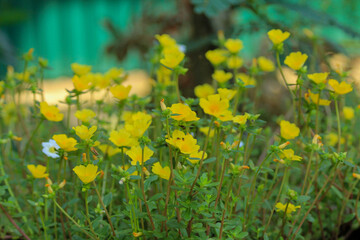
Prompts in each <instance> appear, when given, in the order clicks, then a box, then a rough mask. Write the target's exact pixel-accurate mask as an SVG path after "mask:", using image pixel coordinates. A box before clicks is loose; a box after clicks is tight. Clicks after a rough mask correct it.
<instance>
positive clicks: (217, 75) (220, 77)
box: [212, 70, 233, 83]
mask: <svg viewBox="0 0 360 240" xmlns="http://www.w3.org/2000/svg"><path fill="white" fill-rule="evenodd" d="M232 76H233V75H232V73H230V72H225V71H223V70H215V72H214V73H213V75H212V77H213V79H215V80H216V81H217V82H219V83H224V82H227V81H229V80H230V79H231V78H232Z"/></svg>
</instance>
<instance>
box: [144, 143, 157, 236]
mask: <svg viewBox="0 0 360 240" xmlns="http://www.w3.org/2000/svg"><path fill="white" fill-rule="evenodd" d="M143 168H144V148H142V153H141V192H142V195H143V198H144V205H145V208H146V212H147V215H148V217H149V220H150V224H151V228H152V230H153V231H154V230H155V224H154V221H153V219H152V217H151V213H150V209H149V205H148V204H147V201H146V194H145V189H144V178H145V177H144V171H143Z"/></svg>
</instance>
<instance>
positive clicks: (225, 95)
mask: <svg viewBox="0 0 360 240" xmlns="http://www.w3.org/2000/svg"><path fill="white" fill-rule="evenodd" d="M236 92H237V91H236V90H231V89H227V88H218V93H219V94H220V98H221V99H227V100H229V101H230V100H231V99H233V98H234V96H235V94H236Z"/></svg>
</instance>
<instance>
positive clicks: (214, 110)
mask: <svg viewBox="0 0 360 240" xmlns="http://www.w3.org/2000/svg"><path fill="white" fill-rule="evenodd" d="M200 107H201V108H202V109H203V110H204V112H205V113H206V114H209V115H212V116H214V117H217V118H219V117H221V116H226V115H229V112H230V111H229V110H228V108H229V100H227V99H221V98H220V95H219V94H214V95H210V96H208V97H207V98H200ZM230 114H231V112H230Z"/></svg>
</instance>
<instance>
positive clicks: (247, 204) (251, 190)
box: [243, 152, 273, 231]
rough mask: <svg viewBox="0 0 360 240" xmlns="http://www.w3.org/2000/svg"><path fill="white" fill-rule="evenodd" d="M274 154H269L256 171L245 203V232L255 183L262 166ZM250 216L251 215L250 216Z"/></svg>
mask: <svg viewBox="0 0 360 240" xmlns="http://www.w3.org/2000/svg"><path fill="white" fill-rule="evenodd" d="M272 154H273V153H272V152H271V153H268V154H267V156H266V157H265V159H264V160H263V161H262V163H261V164H260V166H259V167H258V169H257V170H256V173H255V175H254V177H253V179H252V182H251V187H250V191H249V193H248V196H247V198H246V203H245V209H244V223H243V229H244V231H245V230H246V224H247V218H246V214H247V209H248V208H249V199H250V198H251V197H252V195H253V191H254V188H255V182H256V179H257V176H258V174H259V172H260V170H261V168H262V166H263V165H264V163H265V162H266V161H267V160H268V159H269V158H270V157H271V156H272ZM250 211H251V207H250V209H249V212H250ZM249 215H250V214H249Z"/></svg>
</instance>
